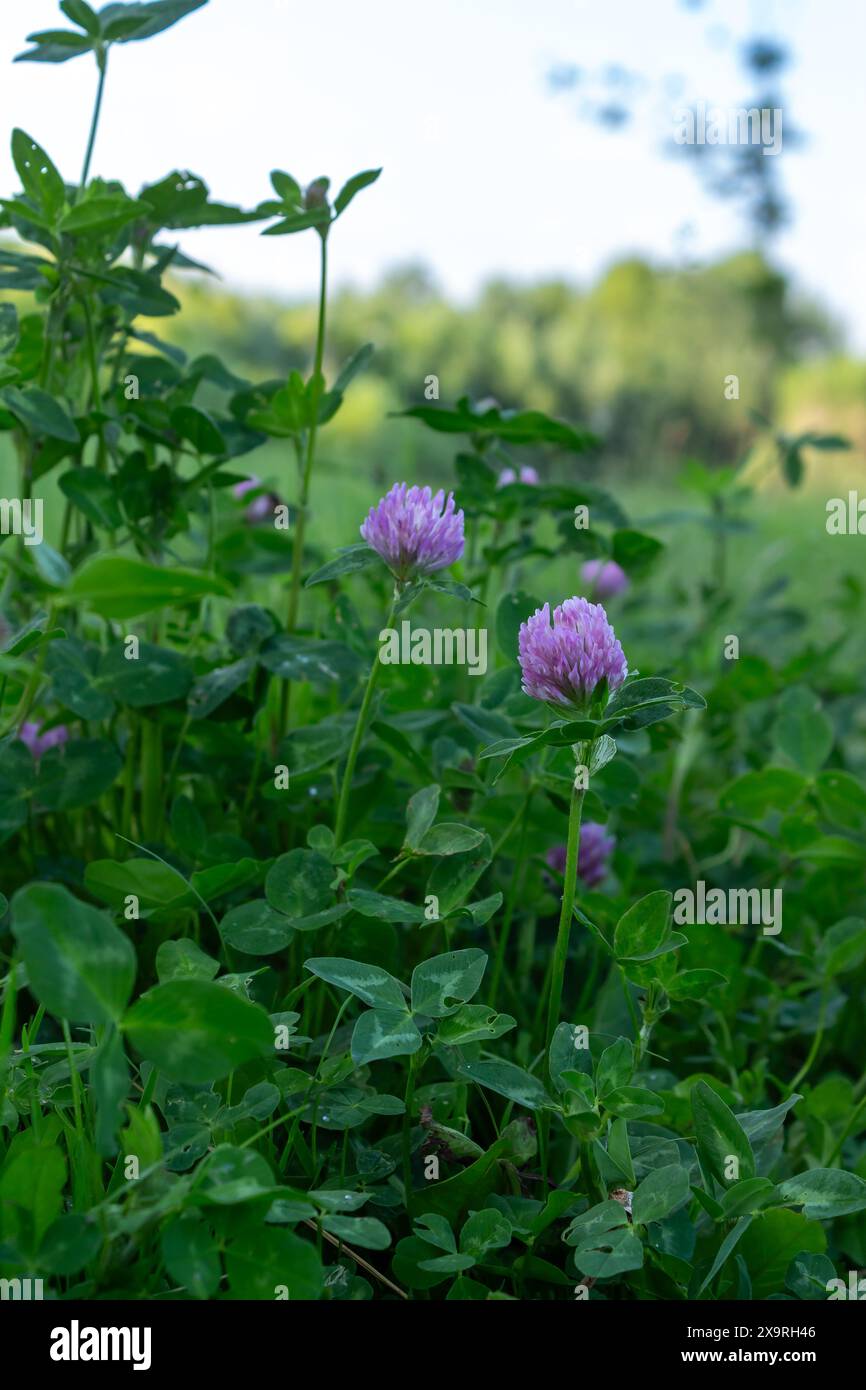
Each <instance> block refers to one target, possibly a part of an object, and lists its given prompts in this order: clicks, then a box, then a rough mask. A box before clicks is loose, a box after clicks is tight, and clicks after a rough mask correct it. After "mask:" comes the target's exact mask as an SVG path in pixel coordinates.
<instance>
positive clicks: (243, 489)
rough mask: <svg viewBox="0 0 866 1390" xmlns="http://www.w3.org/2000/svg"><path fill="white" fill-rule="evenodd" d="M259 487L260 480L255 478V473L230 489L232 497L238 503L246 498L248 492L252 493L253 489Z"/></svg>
mask: <svg viewBox="0 0 866 1390" xmlns="http://www.w3.org/2000/svg"><path fill="white" fill-rule="evenodd" d="M261 485H262V480H261V478H257V477H256V475H255V473H253V474H251V475H250V477H249V478H244V480H243V482H241V483H235V485H234V487H233V488H232V497H234V498H235V499H236V500H237V501H238V502H240V501H242V500H243V498H244V497H246V495H247V493H248V492H253V491H254V490H255V488H257V487H261Z"/></svg>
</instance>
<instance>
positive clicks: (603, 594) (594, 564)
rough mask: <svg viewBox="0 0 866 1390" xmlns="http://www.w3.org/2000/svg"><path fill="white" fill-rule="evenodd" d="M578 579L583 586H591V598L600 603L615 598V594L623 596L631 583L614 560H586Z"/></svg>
mask: <svg viewBox="0 0 866 1390" xmlns="http://www.w3.org/2000/svg"><path fill="white" fill-rule="evenodd" d="M580 577H581V579H582V580H583V582H584V584H588V585H590V586H591V592H592V597H593V598H598V599H601V600H602V602H603V601H604V600H605V599H608V598H615V597H616V595H617V594H624V593H625V591H626V589H628V588H629V587H630V582H631V581H630V580H629V577H628V575H627V574H626V572H625V570H624V569H623V568H622V567H621V566H620V565H618V564H617V563H616V560H587V562H586V564H585V565H584V566H583V567H582V569H581V571H580Z"/></svg>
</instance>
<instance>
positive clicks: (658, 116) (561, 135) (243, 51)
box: [0, 0, 866, 351]
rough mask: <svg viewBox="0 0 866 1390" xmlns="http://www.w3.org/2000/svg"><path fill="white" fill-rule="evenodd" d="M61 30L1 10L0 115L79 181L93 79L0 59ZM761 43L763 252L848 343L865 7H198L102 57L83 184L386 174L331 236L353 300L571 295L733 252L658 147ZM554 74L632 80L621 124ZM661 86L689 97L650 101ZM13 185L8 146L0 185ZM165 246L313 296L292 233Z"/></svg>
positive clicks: (860, 318) (736, 99)
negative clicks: (417, 288)
mask: <svg viewBox="0 0 866 1390" xmlns="http://www.w3.org/2000/svg"><path fill="white" fill-rule="evenodd" d="M58 18H59V16H58V10H57V6H56V4H55V3H54V0H4V3H3V5H2V7H0V116H2V122H0V125H2V128H3V129H4V130H8V129H9V128H10V127H11V126H12V125H15V124H17V125H20V126H22V127H23V128H24V129H26V130H27V131H28V132H29V133H30V134H32V135H33V136H34V138H36V139H37V140H39V141H40V143H42V144H43V145H45V147H46V148H47V149H48V151H49V152H50V154H51V155H52V157H53V159H54V160H55V162H56V163H57V164H58V165H59V166H60V168H61V170H62V172H63V173H64V175H65V176H66V177H67V178H74V177H77V175H78V172H79V170H80V166H81V160H82V155H83V150H84V145H85V141H86V135H87V128H88V122H89V117H90V108H91V103H92V97H93V91H94V81H95V67H94V65H93V64H92V63H91V62H90V61H89V60H88V59H76V60H75V61H73V62H70V63H68V64H65V65H62V66H56V67H55V66H48V65H41V64H19V65H17V66H15V67H12V66H10V63H11V59H12V57H13V56H14V55H15V54H16V53H17V52H19V51H20V50H21V49H22V48H23V47H24V42H23V40H24V37H25V35H26V33H28V32H30V31H31V30H34V29H40V28H46V27H55V26H56V25H57V22H58ZM60 18H61V22H63V23H65V21H63V20H62V17H60ZM756 21H757V23H756ZM761 27H762V28H764V29H766V31H767V32H769V33H772V34H773V35H776V36H781V37H783V38H784V39H785V40H786V41H787V42H788V43H789V45H790V47H791V48H792V50H793V51H794V55H795V64H794V66H793V68H792V69H791V70H790V71H789V72H788V74H787V75H786V80H785V87H784V96H785V100H786V101H787V100H790V102H791V122H792V124H797V125H798V126H800V127H802V128H804V129H805V130H806V131H807V132H808V135H809V142H808V144H807V145H806V147H805V148H804V149H798V150H794V149H788V148H783V151H782V154H781V155H780V156H779V159H780V161H781V163H782V169H783V174H784V179H785V183H786V187H787V189H788V191H789V194H790V196H791V198H792V201H793V204H794V209H795V214H796V215H795V220H794V224H793V227H792V229H791V230H790V232H787V233H786V234H785V235H784V236H783V237H782V238H781V239H780V242H779V248H778V249H779V254H780V256H781V257H782V259H783V261H784V263H785V265H786V266H787V267H788V268H789V269H791V270H792V271H793V272H794V273H795V274H796V276H797V277H798V279H799V280H800V282H801V283H803V284H804V285H805V286H807V287H809V288H810V289H811V290H812V291H813V292H815V293H817V294H818V296H819V297H820V298H821V299H822V300H823V301H824V302H825V303H826V304H827V305H828V307H829V308H831V310H832V311H833V312H834V313H835V314H836V316H837V317H838V318H839V320H840V321H841V322H842V323H843V324H844V325H845V327H846V329H847V331H848V334H849V337H850V340H851V342H852V344H853V345H854V346H855V347H856V348H857V349H858V350H860V351H866V275H864V272H863V248H864V246H866V188H864V179H863V165H864V158H863V138H862V137H863V131H864V127H866V84H864V82H863V67H862V64H863V53H864V52H866V5H864V4H862V3H860V0H776V3H773V0H762V2H761V3H757V0H725V3H724V4H722V3H720V0H714V3H711V4H710V5H709V6H708V8H706V9H699V10H697V11H690V10H688V9H684V8H683V7H681V6H680V5H679V4H677V3H676V0H652V3H647V0H619V3H617V4H615V5H614V4H612V3H607V4H604V3H599V0H531V3H530V0H435V3H421V2H420V0H365V3H358V0H329V2H328V3H327V4H324V3H312V4H311V3H309V2H308V0H307V2H306V3H304V2H302V0H211V3H210V4H209V5H208V6H207V7H206V8H205V9H204V10H202V11H201V12H200V13H198V14H195V15H193V16H191V17H190V18H188V19H186V20H184V21H183V22H182V23H181V24H180V25H178V26H177V27H176V28H175V29H173V30H171V31H170V32H169V33H167V34H165V35H162V36H160V37H158V38H156V39H153V40H149V41H148V42H146V43H141V44H128V45H125V46H123V47H121V48H117V49H115V50H114V52H113V55H112V65H111V69H110V71H109V75H108V84H107V91H106V100H105V107H104V112H103V124H102V126H101V129H100V136H99V140H98V143H97V148H96V154H95V159H94V165H93V171H94V172H95V173H99V174H103V175H106V176H111V177H119V178H122V179H123V180H124V181H125V183H126V184H127V186H128V187H129V188H130V189H131V190H133V191H135V190H136V189H137V188H138V186H139V185H140V184H141V183H142V182H144V181H146V180H153V179H156V178H159V177H161V176H162V175H163V174H165V173H167V172H168V171H169V170H170V169H171V168H173V167H181V168H188V169H191V170H192V171H193V172H195V173H198V174H200V175H201V176H202V177H203V178H205V179H206V180H207V181H208V182H209V183H210V184H211V187H212V189H213V191H214V194H215V196H217V197H219V198H220V199H223V200H225V201H232V202H240V203H243V204H245V205H252V204H254V203H255V202H257V201H259V200H260V199H261V198H263V197H265V196H267V195H268V191H269V190H268V172H269V170H270V169H271V168H273V167H274V166H277V167H282V168H286V169H288V170H289V171H290V172H291V173H293V174H294V175H295V176H296V177H297V178H298V179H299V180H300V181H301V182H306V181H307V180H308V179H310V178H312V177H314V176H316V175H319V174H323V173H327V174H330V175H331V177H332V179H333V180H334V182H335V183H339V182H340V181H342V180H343V179H344V178H346V177H347V176H348V175H350V174H352V173H354V172H356V171H357V170H359V169H362V168H368V167H370V166H371V165H377V164H382V165H384V174H383V176H382V179H381V180H380V182H379V184H378V185H376V187H375V188H373V189H370V190H368V191H366V192H365V193H364V194H362V195H361V196H360V197H359V198H358V200H357V202H356V203H355V204H354V205H353V207H352V208H351V210H350V212H349V213H348V214H347V216H346V219H345V220H344V221H343V222H342V223H341V224H340V226H339V227H338V228H337V230H336V232H335V234H334V237H333V242H332V265H333V269H334V275H335V279H336V280H337V281H339V282H346V281H351V282H354V283H357V284H361V285H368V284H370V283H372V282H374V281H375V280H376V279H377V278H378V277H379V276H380V274H381V273H382V272H383V271H384V270H385V269H386V268H388V267H390V266H393V265H394V264H400V263H405V262H407V261H423V262H425V263H427V264H428V265H430V266H431V267H432V268H433V270H434V272H435V273H436V275H437V277H438V279H439V280H440V281H441V283H442V284H443V285H444V287H445V288H446V289H447V290H448V291H450V292H451V293H452V294H453V295H455V296H458V297H461V298H463V297H466V296H468V295H470V294H472V293H473V291H474V290H475V289H476V288H477V286H478V285H479V284H480V283H482V282H483V281H484V280H485V279H487V278H488V277H490V276H491V275H493V274H496V273H504V274H506V275H509V276H512V277H515V278H519V279H522V280H527V279H529V280H531V279H539V278H543V277H545V276H551V275H564V276H567V277H570V278H572V279H575V280H577V281H579V282H586V281H587V280H588V279H590V278H591V277H593V276H594V275H596V274H597V273H598V271H599V270H600V269H601V268H602V267H603V266H604V265H605V264H606V263H608V262H609V261H611V260H612V259H614V258H616V257H617V256H620V255H622V254H626V253H629V252H637V253H642V254H645V255H650V256H653V257H657V258H661V259H664V258H668V257H670V256H671V255H672V254H674V249H675V247H676V245H677V244H678V243H677V238H678V233H679V232H680V231H681V229H682V228H683V227H684V226H685V225H687V224H688V225H690V226H691V228H692V236H691V238H690V240H689V243H688V245H689V250H690V251H691V252H693V253H695V254H699V255H701V254H712V253H715V252H718V251H722V250H725V249H728V248H731V247H733V246H735V245H736V244H737V242H738V239H739V238H741V236H742V227H741V224H740V223H739V222H738V221H737V219H736V217H735V216H734V214H733V212H732V210H731V209H730V208H729V207H728V206H727V205H720V204H719V203H718V202H716V201H715V200H713V199H710V198H708V197H706V196H705V195H704V194H703V193H702V192H701V190H700V188H699V186H698V184H697V183H696V181H695V179H694V177H693V175H692V174H691V173H690V172H689V170H688V168H686V167H684V165H683V162H682V161H681V160H677V159H674V158H665V156H664V154H663V153H662V149H663V147H664V145H665V142H667V145H668V148H671V149H672V148H673V144H672V132H673V128H674V119H675V115H676V113H677V112H678V111H680V110H681V109H682V106H683V104H686V103H691V102H693V101H696V100H698V99H704V100H706V101H707V102H710V103H715V104H718V105H721V106H726V107H727V106H737V105H741V104H742V103H743V101H744V100H745V99H746V98H748V97H749V96H750V95H752V93H751V92H750V91H749V90H748V88H747V87H746V86H744V84H743V79H742V77H741V75H740V70H739V69H738V66H737V63H736V61H735V59H736V42H737V41H738V40H739V39H740V38H741V37H742V36H744V35H745V34H747V33H754V32H755V30H756V28H761ZM568 63H575V64H577V65H578V66H579V67H581V68H582V69H584V70H585V71H588V72H600V71H602V70H603V69H604V68H605V67H607V66H608V65H610V64H613V63H615V64H618V65H621V66H622V67H624V68H628V69H633V70H637V71H639V72H641V73H642V74H644V75H645V77H646V78H647V79H648V87H647V89H646V95H645V97H644V98H643V99H642V101H641V103H640V107H639V110H640V117H639V119H638V121H637V123H636V124H635V126H634V127H633V128H632V129H630V130H629V131H628V132H627V133H625V134H620V135H617V136H612V135H607V134H605V133H603V132H602V131H600V130H597V129H596V128H595V127H593V126H592V125H590V124H587V123H586V122H584V121H581V120H579V119H577V117H576V116H575V115H574V109H575V107H576V105H577V101H578V98H577V96H576V95H574V94H560V95H552V94H551V92H550V90H549V88H548V86H547V84H546V82H545V75H546V73H547V72H548V71H549V70H550V69H551V68H552V67H554V66H557V65H560V64H568ZM673 74H680V75H682V76H683V77H684V78H685V86H684V87H683V89H682V93H681V94H680V95H676V96H675V95H665V87H664V81H665V79H666V78H667V77H669V76H671V75H673ZM785 114H786V107H785V105H784V104H783V117H784V115H785ZM14 182H15V175H14V171H13V169H12V165H11V160H10V158H9V154H8V143H7V142H6V140H5V138H4V141H3V144H2V147H0V187H3V188H4V189H7V188H11V187H12V186H13V185H14ZM182 244H183V245H184V247H185V248H186V249H187V250H188V251H189V252H190V254H192V255H194V256H196V257H198V258H201V259H204V260H207V261H208V262H209V263H210V264H212V265H214V266H215V267H216V268H217V269H219V270H220V272H221V273H222V274H223V276H224V277H225V279H226V281H227V282H228V283H229V284H231V285H234V286H247V287H249V288H252V289H260V290H265V291H269V292H274V293H278V294H281V295H292V296H294V295H298V294H306V293H309V292H310V291H311V288H312V286H313V284H314V281H315V273H316V267H315V257H316V249H315V238H314V237H312V236H310V235H305V236H300V237H285V238H273V239H268V238H265V239H261V238H260V237H259V236H258V235H257V233H256V231H255V230H254V229H249V228H237V229H230V230H212V231H204V232H199V233H191V234H187V235H186V236H184V238H183V242H182ZM680 244H682V243H681V242H680Z"/></svg>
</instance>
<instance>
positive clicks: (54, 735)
mask: <svg viewBox="0 0 866 1390" xmlns="http://www.w3.org/2000/svg"><path fill="white" fill-rule="evenodd" d="M41 728H42V724H41V723H39V722H37V723H34V722H33V721H30V720H28V721H27V722H26V723H24V724H22V725H21V728H20V729H19V731H18V737H19V738H20V740H21V742H22V743H24V744H26V745H27V747H28V748H29V749H30V752H31V753H32V754H33V756H34V758H36V759H37V760H38V759H39V758H41V757H42V754H43V753H47V752H48V750H49V748H58V747H59V746H60V744H61V743H65V742H66V740H67V739H68V738H69V730H68V729H67V727H66V725H65V724H58V725H57V726H56V728H54V729H49V730H48V732H47V733H44V734H40V732H39V730H40V729H41Z"/></svg>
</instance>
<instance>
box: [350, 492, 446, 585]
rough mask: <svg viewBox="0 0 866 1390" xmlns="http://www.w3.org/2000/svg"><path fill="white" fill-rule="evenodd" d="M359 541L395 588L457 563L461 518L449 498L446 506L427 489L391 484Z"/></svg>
mask: <svg viewBox="0 0 866 1390" xmlns="http://www.w3.org/2000/svg"><path fill="white" fill-rule="evenodd" d="M361 535H362V536H363V538H364V540H365V541H366V542H367V544H368V545H369V546H371V547H372V549H373V550H375V551H376V553H377V554H378V555H381V557H382V559H383V560H384V561H385V564H386V565H387V566H388V568H389V570H390V571H391V573H392V574H393V576H394V578H395V579H396V580H397V582H398V584H404V583H406V581H407V580H409V579H416V578H419V577H423V576H424V575H428V574H435V573H436V571H437V570H442V569H447V568H448V566H449V565H453V564H454V562H455V560H459V559H460V557H461V555H462V554H463V512H462V511H455V509H454V494H453V493H452V492H449V494H448V497H447V500H446V497H445V493H444V491H443V490H442V489H441V488H440V490H439V491H438V492H437V493H436V495H435V497H434V495H433V493H432V491H431V489H430V488H429V487H415V486H413V487H408V486H407V484H406V483H395V484H394V486H393V487H392V488H391V491H390V492H389V493H388V494H387V495H386V496H385V497H383V498H382V499H381V501H380V502H379V504H378V506H376V507H371V508H370V512H369V515H368V517H367V520H366V521H365V522H364V523H363V525H362V526H361Z"/></svg>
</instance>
